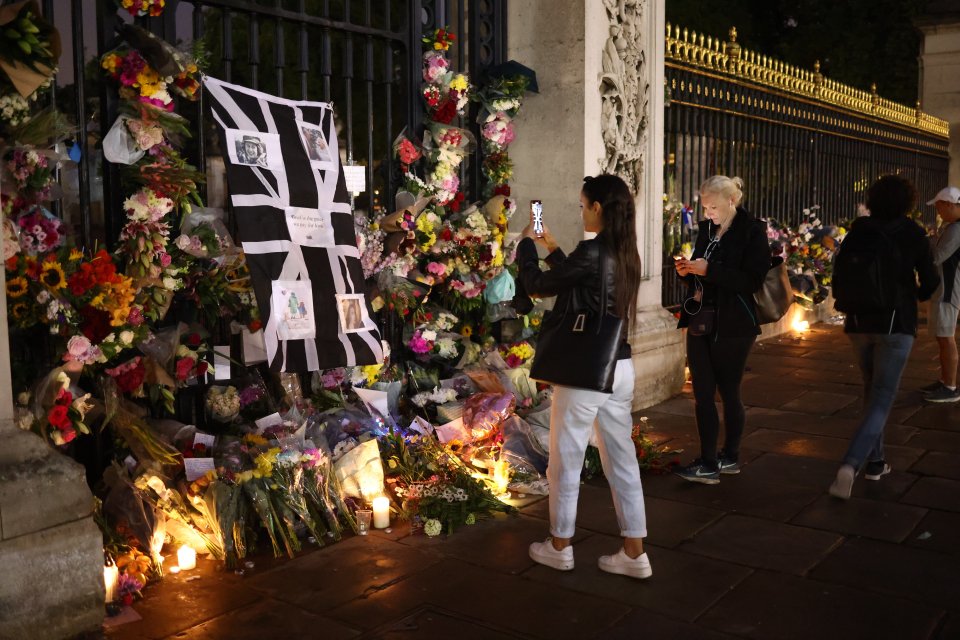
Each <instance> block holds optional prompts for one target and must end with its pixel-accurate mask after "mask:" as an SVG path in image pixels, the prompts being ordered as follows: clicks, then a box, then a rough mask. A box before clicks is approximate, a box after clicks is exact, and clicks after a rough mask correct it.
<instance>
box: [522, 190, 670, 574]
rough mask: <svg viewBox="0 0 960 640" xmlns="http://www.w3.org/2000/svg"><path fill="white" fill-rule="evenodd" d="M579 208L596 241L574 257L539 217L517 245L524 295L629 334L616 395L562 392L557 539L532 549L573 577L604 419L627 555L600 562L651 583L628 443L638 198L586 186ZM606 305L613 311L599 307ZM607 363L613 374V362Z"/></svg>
mask: <svg viewBox="0 0 960 640" xmlns="http://www.w3.org/2000/svg"><path fill="white" fill-rule="evenodd" d="M580 209H581V215H582V218H583V227H584V230H585V231H588V232H595V233H597V237H596V238H595V239H592V240H584V241H583V242H581V243H580V244H578V245H577V248H576V249H574V251H573V253H571V254H570V255H569V256H565V255H564V253H563V251H561V250H560V249H559V248H558V247H557V244H556V242H555V241H554V239H553V236H552V235H551V234H550V231H549V230H548V229H547V228H546V227H543V230H542V232H541V233H540V234H537V232H536V231H535V229H534V225H533V221H532V219H531V223H530V224H529V225H528V226H527V228H526V229H524V231H523V240H521V241H520V244H519V246H518V247H517V264H518V266H519V285H520V286H519V287H518V291H521V290H522V291H525V292H526V294H527V295H533V296H537V297H549V296H557V302H556V304H555V306H554V308H555V309H558V310H560V309H566V308H567V305H568V304H569V303H570V302H571V301H572V300H575V301H576V302H577V304H581V305H584V307H581V308H580V309H578V311H583V310H584V308H585V309H587V310H589V311H590V312H591V313H597V312H598V311H599V313H600V314H603V313H604V312H605V311H606V312H607V313H609V314H612V315H613V316H616V317H618V318H620V319H621V320H622V325H623V327H624V330H623V331H622V341H621V342H620V343H619V346H618V348H617V349H616V363H615V370H614V376H613V387H612V389H613V392H612V393H604V392H602V391H595V390H592V389H583V388H577V387H569V386H562V385H554V393H553V404H552V406H551V409H550V462H549V465H548V467H547V478H548V479H549V481H550V499H549V502H550V533H551V536H552V537H550V538H547V539H546V541H544V542H534V543H533V544H531V545H530V557H531V558H532V559H533V560H535V561H537V562H539V563H540V564H544V565H546V566H548V567H552V568H554V569H558V570H561V571H569V570H570V569H573V548H572V547H571V546H570V543H571V539H572V538H573V533H574V526H575V523H576V518H577V498H578V495H579V491H580V471H581V470H582V469H583V459H584V454H585V453H586V449H587V442H588V440H589V438H590V434H591V432H592V431H593V425H594V420H595V419H596V421H597V424H598V430H597V431H598V434H597V435H598V439H599V450H600V459H601V462H602V464H603V471H604V474H605V475H606V477H607V479H608V480H609V482H610V490H611V492H612V493H613V502H614V506H615V507H616V511H617V518H618V520H619V523H620V535H622V536H623V538H624V543H623V547H622V548H621V549H620V550H619V551H618V552H617V553H616V554H613V555H610V556H601V557H600V559H599V562H598V564H599V566H600V569H602V570H604V571H607V572H610V573H618V574H622V575H628V576H632V577H634V578H647V577H649V576H650V575H651V573H652V571H651V569H650V562H649V561H648V559H647V555H646V554H645V553H644V552H643V538H644V537H645V536H646V535H647V523H646V512H645V510H644V503H643V489H642V487H641V486H640V469H639V465H638V463H637V456H636V450H635V449H634V445H633V442H632V440H631V438H630V434H631V430H632V428H633V419H632V415H631V406H632V403H633V383H634V373H633V362H632V361H631V359H630V345H629V344H628V343H627V338H626V336H627V330H626V329H627V327H628V326H629V323H630V321H632V319H633V318H634V315H635V311H636V300H637V290H638V288H639V286H640V256H639V254H638V253H637V236H636V211H635V209H634V200H633V195H632V194H631V193H630V190H629V189H628V188H627V185H626V183H624V181H623V180H621V179H620V178H618V177H616V176H612V175H601V176H596V177H593V178H584V182H583V190H582V191H581V193H580ZM535 242H536V243H539V244H541V245H543V246H544V247H546V249H547V250H548V251H549V252H550V253H549V255H548V256H547V259H546V260H547V264H549V265H550V270H549V271H546V272H544V271H541V270H540V266H539V259H538V257H537V249H536V246H535V244H534V243H535ZM603 300H605V301H606V309H600V307H601V301H603ZM574 330H576V329H574ZM611 340H612V341H615V340H616V338H615V337H612V338H611ZM538 348H539V347H538ZM564 364H566V363H564ZM595 364H598V365H602V364H603V363H585V362H583V361H581V360H578V359H576V358H571V359H570V362H569V367H570V368H577V367H586V366H592V365H595ZM606 364H607V365H610V366H611V367H612V366H614V363H612V362H608V363H606Z"/></svg>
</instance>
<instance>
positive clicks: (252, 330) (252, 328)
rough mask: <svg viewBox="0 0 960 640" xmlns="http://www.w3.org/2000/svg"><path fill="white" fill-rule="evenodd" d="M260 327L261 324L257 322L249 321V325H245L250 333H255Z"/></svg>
mask: <svg viewBox="0 0 960 640" xmlns="http://www.w3.org/2000/svg"><path fill="white" fill-rule="evenodd" d="M262 326H263V323H262V322H260V321H259V320H251V321H250V324H248V325H247V329H249V330H250V333H256V332H257V331H260V327H262Z"/></svg>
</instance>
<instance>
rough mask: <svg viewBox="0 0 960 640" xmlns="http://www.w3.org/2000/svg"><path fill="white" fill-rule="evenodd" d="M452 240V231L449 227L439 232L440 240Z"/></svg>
mask: <svg viewBox="0 0 960 640" xmlns="http://www.w3.org/2000/svg"><path fill="white" fill-rule="evenodd" d="M452 238H453V231H452V230H451V229H450V227H444V228H443V231H441V232H440V239H441V240H448V241H449V240H451V239H452Z"/></svg>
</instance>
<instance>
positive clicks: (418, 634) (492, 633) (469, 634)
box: [324, 606, 525, 640]
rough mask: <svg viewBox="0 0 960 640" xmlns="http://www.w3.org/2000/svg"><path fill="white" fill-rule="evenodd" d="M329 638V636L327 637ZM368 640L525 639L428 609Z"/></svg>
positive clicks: (405, 617)
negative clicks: (442, 639) (373, 639)
mask: <svg viewBox="0 0 960 640" xmlns="http://www.w3.org/2000/svg"><path fill="white" fill-rule="evenodd" d="M324 637H326V634H324ZM365 637H367V638H377V639H379V640H402V639H403V638H417V639H421V638H457V639H458V640H509V639H511V638H514V639H517V638H523V637H525V636H521V635H517V634H515V633H511V632H508V631H504V630H502V629H498V628H496V627H495V626H493V625H491V624H490V623H489V622H482V621H479V620H471V619H469V618H467V617H466V616H463V615H459V614H456V613H453V612H450V611H444V610H442V609H440V608H439V607H435V606H426V607H422V608H421V609H418V610H417V611H415V612H412V613H410V614H409V615H406V616H404V617H403V618H401V619H400V620H397V621H395V622H390V623H387V624H385V625H384V626H383V627H381V628H379V629H375V630H374V631H372V632H370V633H369V634H367V635H366V636H365Z"/></svg>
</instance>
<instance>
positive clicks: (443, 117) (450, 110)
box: [430, 98, 457, 124]
mask: <svg viewBox="0 0 960 640" xmlns="http://www.w3.org/2000/svg"><path fill="white" fill-rule="evenodd" d="M456 117H457V103H456V102H454V101H453V100H451V99H450V98H445V99H444V100H443V102H441V103H440V105H439V106H438V107H437V108H436V110H435V111H434V112H433V113H431V114H430V118H431V119H432V120H433V121H434V122H439V123H440V124H450V123H451V122H453V119H454V118H456Z"/></svg>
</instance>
